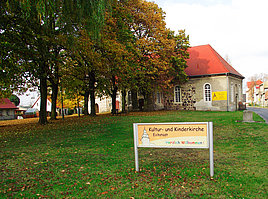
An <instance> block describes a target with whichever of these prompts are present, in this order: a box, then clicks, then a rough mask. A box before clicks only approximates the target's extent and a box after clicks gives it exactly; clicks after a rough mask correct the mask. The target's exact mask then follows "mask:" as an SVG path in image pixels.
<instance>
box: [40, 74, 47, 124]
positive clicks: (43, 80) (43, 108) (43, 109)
mask: <svg viewBox="0 0 268 199" xmlns="http://www.w3.org/2000/svg"><path fill="white" fill-rule="evenodd" d="M40 95H41V96H40V99H41V102H40V112H39V123H40V124H43V125H44V124H47V77H46V75H45V74H42V75H41V76H40Z"/></svg>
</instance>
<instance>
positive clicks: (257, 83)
mask: <svg viewBox="0 0 268 199" xmlns="http://www.w3.org/2000/svg"><path fill="white" fill-rule="evenodd" d="M262 83H263V82H262V81H261V80H257V81H255V82H254V81H251V82H247V87H248V88H252V87H253V86H254V85H256V88H260V85H261V84H262Z"/></svg>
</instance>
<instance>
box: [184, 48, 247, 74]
mask: <svg viewBox="0 0 268 199" xmlns="http://www.w3.org/2000/svg"><path fill="white" fill-rule="evenodd" d="M188 52H189V59H188V60H187V65H188V67H187V68H186V69H185V72H186V74H187V75H188V76H190V77H191V76H203V75H216V74H225V73H229V74H234V75H237V76H239V77H241V78H244V77H243V76H242V75H241V74H240V73H239V72H237V71H236V70H235V69H234V68H233V67H232V66H231V65H230V64H228V63H227V62H226V61H225V60H224V59H223V58H222V57H221V56H220V55H219V54H218V53H217V52H216V51H215V50H214V49H213V48H212V47H211V46H210V45H209V44H208V45H202V46H195V47H191V48H189V49H188Z"/></svg>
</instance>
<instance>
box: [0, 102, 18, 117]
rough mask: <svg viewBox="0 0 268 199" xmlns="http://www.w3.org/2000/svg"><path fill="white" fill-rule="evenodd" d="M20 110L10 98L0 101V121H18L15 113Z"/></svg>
mask: <svg viewBox="0 0 268 199" xmlns="http://www.w3.org/2000/svg"><path fill="white" fill-rule="evenodd" d="M16 109H18V107H16V106H15V105H14V104H13V103H12V102H11V101H10V100H9V99H8V98H3V99H0V120H13V119H17V118H16V115H15V111H16Z"/></svg>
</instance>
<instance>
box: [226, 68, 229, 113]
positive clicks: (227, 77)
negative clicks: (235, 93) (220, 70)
mask: <svg viewBox="0 0 268 199" xmlns="http://www.w3.org/2000/svg"><path fill="white" fill-rule="evenodd" d="M226 78H227V112H228V111H229V77H228V73H226Z"/></svg>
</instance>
